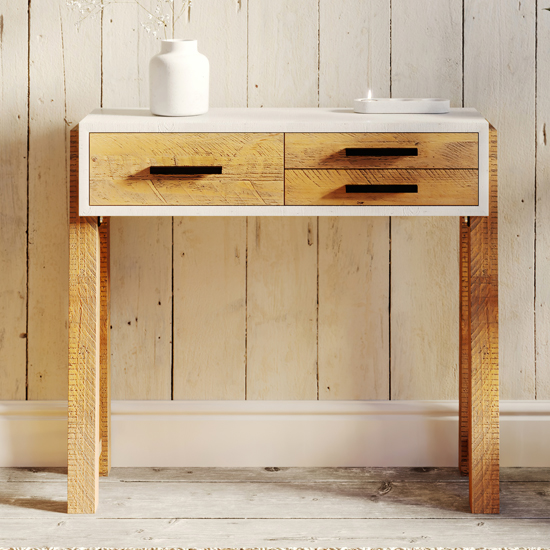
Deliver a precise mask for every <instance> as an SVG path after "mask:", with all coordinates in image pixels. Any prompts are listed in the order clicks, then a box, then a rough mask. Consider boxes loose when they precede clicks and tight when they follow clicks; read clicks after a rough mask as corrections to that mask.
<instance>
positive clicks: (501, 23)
mask: <svg viewBox="0 0 550 550" xmlns="http://www.w3.org/2000/svg"><path fill="white" fill-rule="evenodd" d="M464 10H465V11H464V16H465V22H464V104H465V106H466V107H470V106H471V107H476V108H477V109H478V110H479V111H481V112H482V113H483V115H484V116H485V117H486V118H487V119H488V120H489V121H490V122H491V123H492V124H493V125H494V126H495V127H496V128H497V129H498V132H499V173H500V185H499V187H500V193H499V210H500V224H499V240H500V255H499V256H500V258H499V262H500V265H499V267H500V295H501V301H500V345H501V349H500V352H501V362H500V373H501V388H500V390H501V396H502V398H503V399H533V398H534V396H535V356H534V307H533V304H534V225H535V220H534V209H535V205H534V188H533V182H534V177H535V164H534V157H535V149H534V146H535V140H534V139H533V138H534V136H535V1H534V0H527V1H522V2H499V1H498V0H488V1H487V2H483V3H479V2H476V1H474V0H465V4H464ZM545 15H547V14H545ZM541 17H542V16H541Z"/></svg>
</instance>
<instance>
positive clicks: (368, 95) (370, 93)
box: [367, 88, 372, 99]
mask: <svg viewBox="0 0 550 550" xmlns="http://www.w3.org/2000/svg"><path fill="white" fill-rule="evenodd" d="M367 99H372V90H371V89H370V88H369V93H368V94H367Z"/></svg>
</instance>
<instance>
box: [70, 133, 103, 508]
mask: <svg viewBox="0 0 550 550" xmlns="http://www.w3.org/2000/svg"><path fill="white" fill-rule="evenodd" d="M70 181H71V184H70V224H69V246H70V258H69V395H68V398H69V403H68V473H67V484H68V486H67V503H68V512H69V514H93V513H95V511H96V508H97V504H98V487H99V452H98V451H99V378H100V367H99V354H100V346H99V341H100V336H99V311H100V299H99V295H100V261H99V231H98V225H97V218H93V217H90V218H81V217H80V216H79V215H78V128H76V129H74V130H73V131H72V132H71V173H70Z"/></svg>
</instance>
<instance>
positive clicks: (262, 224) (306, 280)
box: [246, 217, 317, 399]
mask: <svg viewBox="0 0 550 550" xmlns="http://www.w3.org/2000/svg"><path fill="white" fill-rule="evenodd" d="M246 384H247V398H248V399H317V218H311V217H310V218H305V217H304V218H286V219H280V218H269V217H261V218H249V220H248V281H247V374H246Z"/></svg>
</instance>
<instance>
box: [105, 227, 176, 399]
mask: <svg viewBox="0 0 550 550" xmlns="http://www.w3.org/2000/svg"><path fill="white" fill-rule="evenodd" d="M156 220H157V219H156V218H131V219H125V218H120V217H115V218H112V220H111V222H112V223H111V258H112V261H111V293H112V299H111V304H112V309H111V326H112V327H113V328H112V330H113V335H112V339H111V353H112V355H111V360H112V363H113V369H112V372H111V379H112V390H111V395H112V398H113V399H170V397H171V393H172V392H171V387H170V386H171V382H170V381H171V372H172V368H171V355H172V346H171V342H172V224H171V219H170V218H167V219H166V220H165V221H160V222H159V223H157V222H156Z"/></svg>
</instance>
